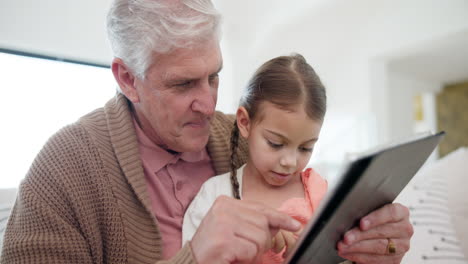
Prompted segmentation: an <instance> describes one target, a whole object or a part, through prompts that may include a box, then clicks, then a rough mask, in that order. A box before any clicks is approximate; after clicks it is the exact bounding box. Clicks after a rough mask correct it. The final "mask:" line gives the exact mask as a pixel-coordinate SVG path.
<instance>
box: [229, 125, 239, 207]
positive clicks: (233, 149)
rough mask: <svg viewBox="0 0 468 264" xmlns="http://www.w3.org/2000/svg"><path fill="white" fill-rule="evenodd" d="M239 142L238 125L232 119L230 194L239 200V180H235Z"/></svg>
mask: <svg viewBox="0 0 468 264" xmlns="http://www.w3.org/2000/svg"><path fill="white" fill-rule="evenodd" d="M238 144H239V127H237V120H234V127H233V128H232V131H231V185H232V195H233V196H234V198H236V199H239V200H240V190H239V189H240V188H239V181H238V180H237V145H238Z"/></svg>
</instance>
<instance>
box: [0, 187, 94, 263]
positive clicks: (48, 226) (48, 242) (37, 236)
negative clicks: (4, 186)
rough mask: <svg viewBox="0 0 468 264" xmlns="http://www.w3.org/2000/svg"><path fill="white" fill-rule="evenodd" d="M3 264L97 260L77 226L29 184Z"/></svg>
mask: <svg viewBox="0 0 468 264" xmlns="http://www.w3.org/2000/svg"><path fill="white" fill-rule="evenodd" d="M0 262H1V263H37V262H41V263H51V264H52V263H93V258H92V256H91V253H90V249H89V247H88V244H87V243H86V240H85V239H84V237H83V236H82V234H81V233H80V232H79V230H78V229H77V228H76V226H74V225H73V224H72V223H71V222H70V221H69V220H67V219H66V216H65V215H61V214H59V213H58V212H57V210H56V209H55V208H53V207H52V206H51V205H50V204H49V203H47V202H46V201H45V200H44V199H43V198H42V197H41V196H40V195H39V194H38V193H37V192H36V190H34V188H32V186H31V185H30V184H29V183H28V182H27V181H25V182H23V184H22V185H21V188H20V191H19V193H18V198H17V200H16V203H15V206H14V208H13V211H12V213H11V217H10V219H9V222H8V226H7V229H6V232H5V237H4V244H3V249H2V256H1V261H0Z"/></svg>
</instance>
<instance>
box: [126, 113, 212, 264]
mask: <svg viewBox="0 0 468 264" xmlns="http://www.w3.org/2000/svg"><path fill="white" fill-rule="evenodd" d="M133 124H134V126H135V130H136V135H137V138H138V143H139V151H140V156H141V160H142V163H143V169H144V173H145V178H146V183H147V186H148V194H149V197H150V199H151V207H152V213H153V214H154V216H155V217H156V219H157V220H158V224H159V230H160V232H161V236H162V240H163V258H164V259H169V258H171V257H172V256H174V255H175V253H177V251H178V250H179V249H180V248H181V247H182V221H183V218H184V214H185V210H186V209H187V207H188V206H189V204H190V202H191V201H192V200H193V198H194V197H195V195H196V194H197V193H198V191H199V190H200V187H201V185H202V184H203V183H204V182H205V181H206V180H207V179H209V178H210V177H212V176H214V175H215V171H214V169H213V166H212V164H211V160H210V157H209V155H208V152H207V151H206V149H203V150H202V151H200V152H185V153H175V154H173V153H170V152H168V151H167V150H165V149H163V148H161V147H160V146H158V145H157V144H156V143H155V142H153V141H151V140H150V139H149V138H148V137H147V136H146V135H145V133H144V132H143V130H142V129H141V128H140V126H139V125H138V123H137V122H136V120H135V118H133Z"/></svg>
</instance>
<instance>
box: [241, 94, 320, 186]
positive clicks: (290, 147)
mask: <svg viewBox="0 0 468 264" xmlns="http://www.w3.org/2000/svg"><path fill="white" fill-rule="evenodd" d="M293 110H294V111H289V110H285V109H281V108H279V107H278V106H276V105H274V104H272V103H270V102H263V103H261V105H260V107H259V112H258V113H257V116H256V117H255V120H251V119H250V118H249V115H248V113H247V111H246V110H245V108H243V107H240V108H239V109H238V110H237V125H238V126H239V132H240V134H241V135H242V136H243V137H244V138H246V139H247V141H248V143H249V155H250V156H249V162H248V165H247V168H246V170H248V171H249V173H252V174H254V176H258V177H260V178H262V179H263V180H264V181H265V182H266V183H267V184H269V185H272V186H283V185H286V184H287V183H288V182H290V180H291V179H293V178H295V177H299V173H300V172H302V171H303V170H304V168H305V166H306V165H307V163H308V162H309V159H310V157H311V154H312V151H313V148H314V145H315V143H316V142H317V140H318V136H319V133H320V129H321V127H322V122H320V121H315V120H312V119H310V118H309V117H308V116H307V114H306V113H305V112H304V110H303V106H302V105H301V106H298V107H297V108H295V109H293Z"/></svg>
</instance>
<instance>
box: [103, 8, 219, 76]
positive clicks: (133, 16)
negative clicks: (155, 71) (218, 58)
mask: <svg viewBox="0 0 468 264" xmlns="http://www.w3.org/2000/svg"><path fill="white" fill-rule="evenodd" d="M220 19H221V16H220V14H219V13H218V11H217V10H216V9H215V8H214V6H213V4H212V3H211V1H210V0H181V1H175V0H159V1H157V0H114V1H113V2H112V4H111V7H110V9H109V12H108V14H107V34H108V37H109V41H110V44H111V48H112V51H113V54H114V57H117V58H120V59H122V60H123V61H124V63H125V64H126V65H127V66H128V67H129V68H130V70H131V71H132V73H133V74H135V75H136V76H137V77H138V78H140V79H143V78H145V75H146V71H147V69H148V68H149V67H150V66H151V63H152V61H151V58H152V56H151V55H152V53H153V52H156V53H161V54H165V53H168V52H170V51H172V50H174V49H176V48H190V47H193V46H194V45H196V44H197V43H200V42H202V41H203V40H208V39H209V38H212V37H216V38H218V39H219V36H220V29H219V28H220V26H219V25H220Z"/></svg>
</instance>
